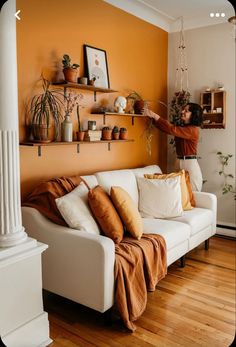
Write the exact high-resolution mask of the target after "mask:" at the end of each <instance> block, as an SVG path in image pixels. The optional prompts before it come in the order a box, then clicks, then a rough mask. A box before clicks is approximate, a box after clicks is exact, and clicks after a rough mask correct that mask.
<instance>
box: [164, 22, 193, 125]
mask: <svg viewBox="0 0 236 347" xmlns="http://www.w3.org/2000/svg"><path fill="white" fill-rule="evenodd" d="M180 20H181V29H180V33H179V46H178V49H179V50H178V55H177V67H176V75H175V90H176V92H175V93H174V96H173V98H172V100H171V103H170V114H169V118H170V121H171V123H173V124H175V125H182V120H181V111H182V107H183V106H184V105H186V104H187V103H188V102H190V97H191V95H190V93H189V91H188V67H187V59H186V44H185V38H184V28H183V17H181V18H180Z"/></svg>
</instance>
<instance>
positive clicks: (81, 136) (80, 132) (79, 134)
mask: <svg viewBox="0 0 236 347" xmlns="http://www.w3.org/2000/svg"><path fill="white" fill-rule="evenodd" d="M79 107H80V105H77V109H76V113H77V121H78V131H77V140H78V141H84V136H85V131H84V130H83V127H82V125H81V121H80V114H79Z"/></svg>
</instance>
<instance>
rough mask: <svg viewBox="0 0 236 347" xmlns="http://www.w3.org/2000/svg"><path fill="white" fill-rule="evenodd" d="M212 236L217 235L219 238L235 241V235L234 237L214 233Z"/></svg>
mask: <svg viewBox="0 0 236 347" xmlns="http://www.w3.org/2000/svg"><path fill="white" fill-rule="evenodd" d="M214 236H215V237H219V238H221V239H226V240H231V241H236V237H234V236H228V235H221V234H215V235H214Z"/></svg>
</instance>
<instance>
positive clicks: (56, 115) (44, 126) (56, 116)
mask: <svg viewBox="0 0 236 347" xmlns="http://www.w3.org/2000/svg"><path fill="white" fill-rule="evenodd" d="M41 81H42V88H43V92H42V93H41V94H37V95H35V96H33V98H32V99H31V102H30V106H29V114H30V125H31V131H32V134H33V136H34V139H35V140H37V141H40V142H43V141H49V140H48V132H49V128H50V126H51V121H53V123H54V140H55V141H56V140H58V137H59V133H60V122H61V119H62V114H61V107H62V106H63V94H62V93H61V91H60V90H57V89H50V82H49V81H48V80H46V79H45V78H43V77H42V78H41Z"/></svg>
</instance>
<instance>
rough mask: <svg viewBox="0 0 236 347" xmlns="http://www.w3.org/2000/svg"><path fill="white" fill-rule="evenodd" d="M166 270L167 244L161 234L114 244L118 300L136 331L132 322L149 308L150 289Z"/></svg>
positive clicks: (120, 311) (122, 311) (129, 326)
mask: <svg viewBox="0 0 236 347" xmlns="http://www.w3.org/2000/svg"><path fill="white" fill-rule="evenodd" d="M166 273H167V262H166V243H165V240H164V238H163V237H162V236H161V235H157V234H143V236H142V238H141V239H140V240H136V239H134V238H131V237H125V238H124V239H123V240H122V242H121V243H120V244H117V245H116V246H115V301H116V305H117V308H118V311H119V313H120V315H121V318H122V319H123V321H124V324H125V325H126V327H127V328H128V329H129V330H131V331H135V329H136V327H135V325H134V323H133V322H134V321H136V320H137V319H138V318H139V317H140V316H141V315H142V313H143V312H144V310H145V308H146V304H147V291H154V290H155V288H156V285H157V283H158V281H160V280H161V279H162V278H164V277H165V275H166Z"/></svg>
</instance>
